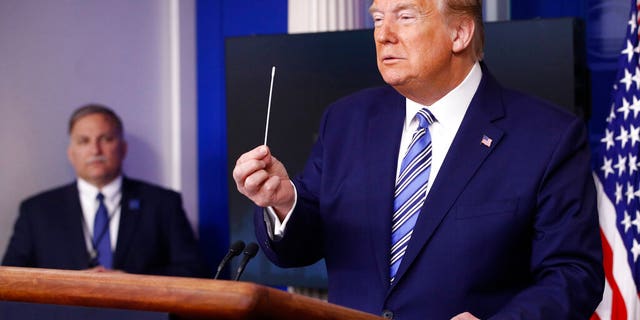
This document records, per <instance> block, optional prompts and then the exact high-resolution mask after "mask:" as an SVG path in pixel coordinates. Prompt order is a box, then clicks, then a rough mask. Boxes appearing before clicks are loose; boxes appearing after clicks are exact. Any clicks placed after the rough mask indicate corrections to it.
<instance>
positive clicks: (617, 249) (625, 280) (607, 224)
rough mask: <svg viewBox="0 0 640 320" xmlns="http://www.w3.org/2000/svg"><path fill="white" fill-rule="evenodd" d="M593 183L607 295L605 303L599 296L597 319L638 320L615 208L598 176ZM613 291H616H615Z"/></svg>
mask: <svg viewBox="0 0 640 320" xmlns="http://www.w3.org/2000/svg"><path fill="white" fill-rule="evenodd" d="M594 182H595V184H596V190H597V196H598V213H599V220H600V231H601V234H602V239H603V254H604V269H605V275H606V279H607V286H609V287H610V295H611V298H610V299H609V303H608V305H607V303H606V300H607V299H603V301H604V302H605V303H601V305H600V306H598V309H597V310H596V312H597V313H598V314H599V315H600V317H601V319H605V320H608V319H611V320H625V319H626V320H638V319H640V309H639V307H640V299H639V298H638V295H637V292H638V291H637V288H636V285H635V282H634V280H633V276H632V273H631V268H630V266H629V263H628V259H627V249H626V247H625V245H624V241H623V239H622V237H621V236H620V233H619V232H618V228H617V222H616V217H617V216H616V209H615V206H614V205H613V202H612V201H611V199H609V197H608V196H607V194H606V193H605V191H604V189H603V185H602V183H601V182H600V178H599V177H597V176H596V177H594ZM615 291H617V292H618V293H617V294H616V293H615ZM606 294H607V293H606V292H605V295H606ZM616 297H617V298H616ZM604 315H609V316H607V317H606V316H604Z"/></svg>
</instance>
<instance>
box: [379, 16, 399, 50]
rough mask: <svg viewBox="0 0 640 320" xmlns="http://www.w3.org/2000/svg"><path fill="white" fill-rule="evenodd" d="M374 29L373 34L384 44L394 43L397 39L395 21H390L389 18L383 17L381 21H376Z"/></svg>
mask: <svg viewBox="0 0 640 320" xmlns="http://www.w3.org/2000/svg"><path fill="white" fill-rule="evenodd" d="M378 23H379V25H377V26H376V27H375V29H374V33H375V34H374V36H375V39H376V41H377V42H378V43H380V44H386V43H396V42H397V41H398V37H397V33H396V32H397V31H396V28H397V26H396V25H395V23H393V22H392V21H390V19H389V18H387V17H385V18H384V19H383V20H382V21H379V22H378Z"/></svg>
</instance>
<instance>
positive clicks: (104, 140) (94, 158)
mask: <svg viewBox="0 0 640 320" xmlns="http://www.w3.org/2000/svg"><path fill="white" fill-rule="evenodd" d="M126 152H127V144H126V142H125V141H124V140H123V138H122V136H121V134H120V133H119V132H118V129H117V128H116V126H115V124H114V123H112V122H111V121H110V120H109V118H108V117H107V116H105V115H103V114H99V113H95V114H89V115H86V116H84V117H82V118H80V119H78V120H77V121H76V123H75V124H74V125H73V128H72V129H71V134H70V141H69V147H68V148H67V156H68V157H69V161H70V162H71V165H72V166H73V168H74V169H75V171H76V175H77V176H78V177H80V178H82V179H84V180H86V181H87V182H89V183H91V184H93V185H94V186H96V187H98V188H101V187H103V186H104V185H106V184H108V183H109V182H111V181H113V179H115V178H116V177H117V176H118V175H119V174H120V172H121V168H122V160H124V157H125V154H126Z"/></svg>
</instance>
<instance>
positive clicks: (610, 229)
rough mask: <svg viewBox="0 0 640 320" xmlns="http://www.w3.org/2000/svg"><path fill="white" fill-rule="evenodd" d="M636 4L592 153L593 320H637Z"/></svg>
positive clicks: (639, 99)
mask: <svg viewBox="0 0 640 320" xmlns="http://www.w3.org/2000/svg"><path fill="white" fill-rule="evenodd" d="M639 8H640V0H631V10H630V14H629V22H628V25H627V36H626V39H625V44H624V46H623V49H622V50H621V52H620V57H619V63H618V74H617V77H616V81H615V82H614V84H613V91H612V96H611V111H610V112H609V115H608V117H607V128H606V129H605V134H604V137H603V138H602V139H601V140H600V142H601V144H600V145H599V148H597V150H595V151H596V152H595V153H594V164H595V166H594V175H595V182H596V188H597V189H598V212H599V218H600V232H601V236H602V247H603V253H604V270H605V276H606V283H605V291H604V296H603V298H602V302H601V303H600V306H598V309H597V310H596V313H595V314H594V315H593V316H592V320H593V319H601V320H605V319H606V320H609V319H612V320H626V319H628V320H638V319H640V297H639V292H638V289H639V288H640V64H638V56H639V53H640V46H638V37H639V36H640V30H639V28H638V22H639V20H638V18H639V17H638V12H639V10H638V9H639Z"/></svg>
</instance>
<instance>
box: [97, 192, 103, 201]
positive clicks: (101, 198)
mask: <svg viewBox="0 0 640 320" xmlns="http://www.w3.org/2000/svg"><path fill="white" fill-rule="evenodd" d="M96 198H97V199H98V201H99V202H102V201H104V194H102V192H98V195H97V196H96Z"/></svg>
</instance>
